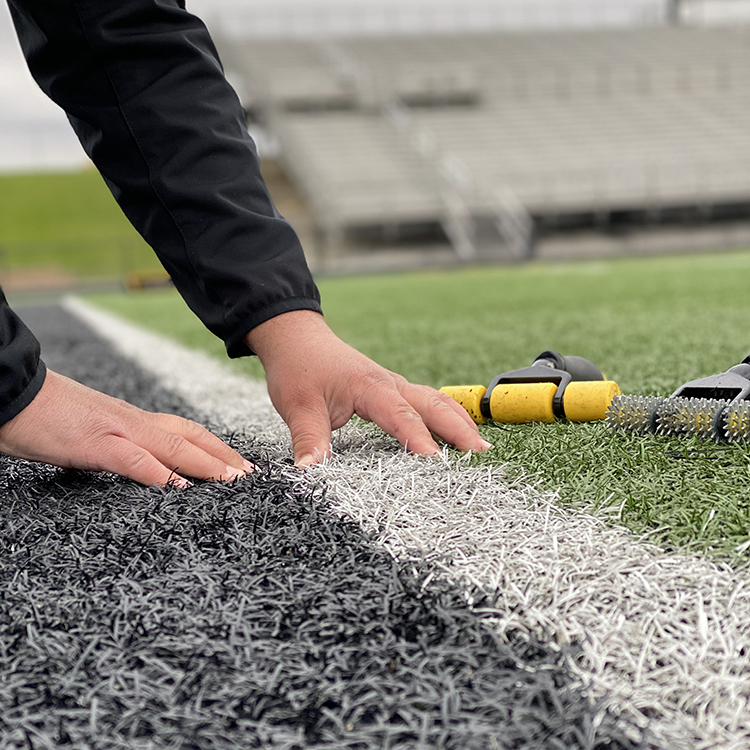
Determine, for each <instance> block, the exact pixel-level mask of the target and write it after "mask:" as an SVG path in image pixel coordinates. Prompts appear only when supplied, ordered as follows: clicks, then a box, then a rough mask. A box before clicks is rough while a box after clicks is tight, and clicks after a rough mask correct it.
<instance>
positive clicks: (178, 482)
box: [167, 477, 193, 490]
mask: <svg viewBox="0 0 750 750" xmlns="http://www.w3.org/2000/svg"><path fill="white" fill-rule="evenodd" d="M167 484H169V485H170V486H172V487H179V488H180V489H181V490H186V489H187V488H188V487H192V486H193V483H192V482H190V481H188V480H187V479H185V477H172V478H171V479H170V480H169V482H167Z"/></svg>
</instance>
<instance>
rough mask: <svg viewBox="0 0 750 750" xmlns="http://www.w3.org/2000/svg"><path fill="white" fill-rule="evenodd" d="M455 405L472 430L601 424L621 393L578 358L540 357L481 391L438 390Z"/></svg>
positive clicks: (476, 387) (545, 354)
mask: <svg viewBox="0 0 750 750" xmlns="http://www.w3.org/2000/svg"><path fill="white" fill-rule="evenodd" d="M440 390H441V391H442V392H443V393H446V394H448V395H449V396H450V397H451V398H452V399H453V400H454V401H457V402H458V403H459V404H461V406H463V407H464V409H466V411H467V412H469V414H470V415H471V418H472V419H473V420H474V421H475V422H476V423H477V424H484V423H485V422H487V421H488V420H490V419H491V420H493V421H494V422H501V423H504V424H524V423H525V422H555V421H556V420H558V419H567V420H569V421H571V422H593V421H595V420H597V419H604V417H605V415H606V413H607V407H608V406H609V405H610V403H611V402H612V399H613V398H614V397H615V396H616V395H618V394H619V393H620V389H619V387H618V385H617V383H614V382H613V381H611V380H605V379H604V376H603V375H602V373H601V371H600V370H599V368H598V367H596V365H594V364H592V363H591V362H589V361H588V360H587V359H584V358H583V357H563V356H562V355H561V354H558V353H557V352H555V351H546V352H542V353H541V354H540V355H539V356H538V357H537V358H536V359H535V360H534V362H533V363H532V364H531V366H530V367H524V368H522V369H520V370H512V371H511V372H504V373H502V374H501V375H498V376H497V377H495V378H494V379H493V380H492V382H491V383H490V385H489V387H488V388H485V387H484V386H483V385H457V386H445V387H443V388H441V389H440Z"/></svg>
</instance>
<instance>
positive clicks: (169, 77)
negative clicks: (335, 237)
mask: <svg viewBox="0 0 750 750" xmlns="http://www.w3.org/2000/svg"><path fill="white" fill-rule="evenodd" d="M10 5H11V9H12V11H13V16H14V21H15V22H16V25H17V28H18V30H19V36H20V38H21V41H22V46H23V47H24V51H25V53H26V57H27V60H28V62H29V66H30V68H31V71H32V74H33V75H34V77H35V78H36V79H37V81H38V83H39V84H40V85H41V87H42V88H43V89H44V90H45V91H46V92H47V93H48V94H49V95H50V96H51V97H52V98H53V99H54V100H55V101H56V102H57V103H58V104H60V105H61V106H62V107H63V109H65V110H66V112H67V113H68V115H69V118H70V120H71V123H72V124H73V126H74V128H75V129H76V132H77V133H78V135H79V137H80V139H81V142H82V144H83V146H84V148H85V149H86V151H87V153H88V154H89V156H90V157H91V158H92V160H93V161H94V163H95V164H96V166H97V168H98V169H99V170H100V171H101V173H102V175H103V176H104V178H105V180H106V181H107V183H108V185H109V187H110V188H111V190H112V192H113V194H114V196H115V198H116V199H117V200H118V202H119V204H120V205H121V207H122V208H123V210H124V211H125V213H126V214H127V216H128V217H129V218H130V220H131V221H132V222H133V224H134V225H135V227H136V228H137V229H138V231H139V232H140V233H141V234H142V235H143V236H144V237H145V238H146V240H147V241H148V242H149V244H150V245H151V246H152V247H153V248H154V250H155V251H156V252H157V254H158V255H159V257H160V259H161V261H162V263H163V264H164V266H165V268H166V269H167V270H168V271H169V273H170V275H171V276H172V279H173V280H174V282H175V285H176V286H177V288H178V290H179V291H180V293H181V294H182V295H183V297H184V298H185V300H186V301H187V303H188V305H189V306H190V307H191V308H192V309H193V311H194V312H195V313H196V314H197V315H198V316H199V317H200V318H201V320H203V322H204V323H205V324H206V326H207V327H208V328H209V329H210V330H212V331H213V332H214V333H215V334H216V335H218V336H220V337H221V338H222V339H224V340H225V342H226V344H227V348H228V350H229V353H230V355H232V356H238V355H241V354H244V353H247V352H248V350H247V347H246V345H245V343H244V335H245V334H246V333H247V331H249V330H251V329H252V328H254V327H255V326H257V325H259V324H260V323H262V322H264V321H266V320H268V319H270V318H271V317H273V316H275V315H279V314H281V313H284V312H288V311H291V310H299V309H311V310H319V297H318V293H317V289H316V287H315V284H314V283H313V281H312V278H311V276H310V273H309V271H308V269H307V265H306V263H305V260H304V255H303V252H302V248H301V246H300V244H299V241H298V239H297V236H296V234H295V232H294V231H293V229H292V228H291V226H290V225H289V224H288V223H287V222H286V221H285V220H284V219H283V218H282V217H280V216H279V215H278V213H277V212H276V210H275V209H274V207H273V204H272V202H271V200H270V197H269V195H268V192H267V189H266V187H265V184H264V182H263V180H262V178H261V176H260V171H259V164H258V158H257V154H256V152H255V148H254V145H253V143H252V141H251V139H250V137H249V135H248V134H247V130H246V128H245V126H244V119H243V114H242V109H241V107H240V104H239V101H238V100H237V97H236V95H235V94H234V92H233V91H232V89H231V87H230V86H229V85H228V84H227V82H226V80H225V78H224V75H223V71H222V70H221V66H220V64H219V61H218V57H217V55H216V51H215V49H214V46H213V43H212V42H211V40H210V38H209V35H208V32H207V31H206V29H205V27H204V26H203V24H202V23H201V22H200V21H199V20H198V19H196V18H194V17H193V16H191V15H190V14H188V13H186V12H185V11H184V10H183V9H182V8H180V7H179V5H178V3H176V2H174V3H172V4H170V3H169V2H167V0H165V2H162V3H159V4H157V3H152V2H148V1H147V0H119V1H118V2H114V1H102V2H97V3H83V2H77V1H76V0H68V1H67V2H64V1H63V0H34V2H30V0H10Z"/></svg>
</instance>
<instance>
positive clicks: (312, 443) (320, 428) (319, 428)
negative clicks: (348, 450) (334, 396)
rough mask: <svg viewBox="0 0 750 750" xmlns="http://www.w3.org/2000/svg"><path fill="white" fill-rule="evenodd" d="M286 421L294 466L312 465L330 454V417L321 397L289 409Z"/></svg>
mask: <svg viewBox="0 0 750 750" xmlns="http://www.w3.org/2000/svg"><path fill="white" fill-rule="evenodd" d="M286 423H287V426H288V427H289V431H290V432H291V435H292V448H293V450H294V465H295V466H298V467H300V468H305V467H307V466H312V465H313V464H316V463H318V462H319V461H321V460H322V459H323V458H325V457H326V456H329V455H330V453H331V417H330V415H329V413H328V407H327V406H326V403H325V400H324V399H323V398H322V397H321V398H319V399H316V400H315V401H313V402H311V403H306V404H304V405H303V404H300V405H298V406H297V407H296V408H292V409H290V411H289V415H288V417H287V419H286Z"/></svg>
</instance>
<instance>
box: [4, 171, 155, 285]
mask: <svg viewBox="0 0 750 750" xmlns="http://www.w3.org/2000/svg"><path fill="white" fill-rule="evenodd" d="M159 268H160V265H159V261H158V260H156V258H155V256H154V253H153V251H152V250H151V249H150V248H149V247H148V245H146V243H145V242H144V241H143V240H142V239H141V237H140V236H139V235H138V234H137V232H136V231H135V230H134V229H133V227H132V226H131V225H130V224H129V222H128V220H127V219H126V218H125V216H124V215H123V213H122V211H121V210H120V208H119V207H118V206H117V204H116V203H115V200H114V198H113V197H112V195H111V193H110V192H109V190H108V189H107V186H106V185H105V184H104V181H103V180H102V178H101V177H100V176H99V174H98V172H96V171H94V170H93V169H92V170H85V171H80V172H60V173H49V174H16V175H0V273H2V272H4V271H5V272H7V271H19V270H39V269H54V270H61V271H65V272H68V273H70V274H73V275H76V276H108V277H118V276H124V275H127V274H128V273H132V272H134V271H149V270H156V269H159Z"/></svg>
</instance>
